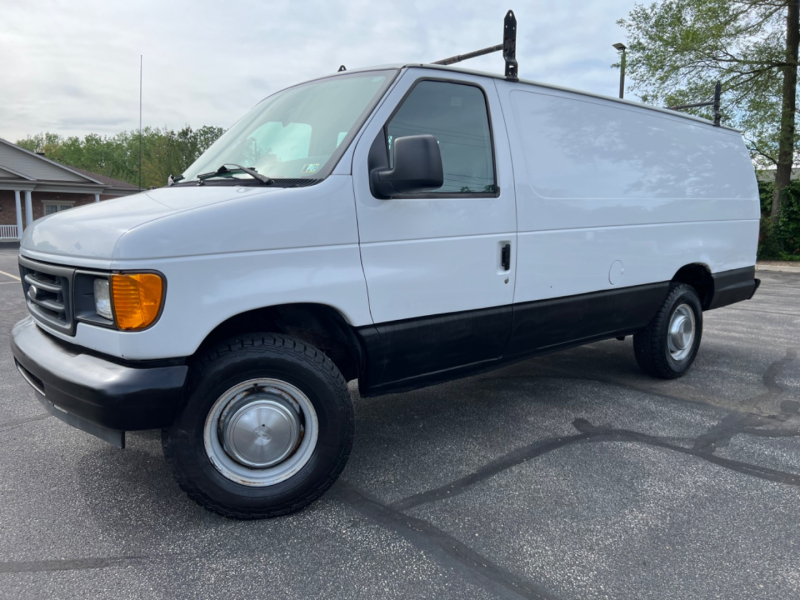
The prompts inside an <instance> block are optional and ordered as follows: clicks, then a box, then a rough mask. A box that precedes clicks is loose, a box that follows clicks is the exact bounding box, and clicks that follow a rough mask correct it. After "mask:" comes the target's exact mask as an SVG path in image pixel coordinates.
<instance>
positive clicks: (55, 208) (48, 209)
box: [42, 200, 75, 216]
mask: <svg viewBox="0 0 800 600" xmlns="http://www.w3.org/2000/svg"><path fill="white" fill-rule="evenodd" d="M42 203H43V204H44V214H45V216H47V215H52V214H54V213H57V212H59V211H61V210H67V209H68V208H72V207H73V206H74V205H75V203H74V202H55V201H53V200H44V201H43V202H42Z"/></svg>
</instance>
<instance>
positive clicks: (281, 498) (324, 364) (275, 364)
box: [162, 333, 355, 519]
mask: <svg viewBox="0 0 800 600" xmlns="http://www.w3.org/2000/svg"><path fill="white" fill-rule="evenodd" d="M256 378H271V379H274V380H280V381H285V382H287V383H288V384H290V385H293V386H295V387H296V388H298V389H299V390H300V391H302V392H303V394H305V396H306V397H307V399H308V400H310V401H311V403H312V404H313V409H314V411H315V412H316V416H317V418H318V424H319V426H318V438H317V443H316V446H313V454H311V455H310V458H308V459H307V462H306V463H305V464H304V465H303V466H302V467H301V468H299V470H298V471H297V472H296V473H294V474H292V475H290V476H289V477H288V479H286V480H283V481H280V482H278V483H274V484H272V485H267V486H264V487H254V486H252V485H242V484H240V483H236V482H235V481H232V480H231V479H230V478H228V477H226V476H224V475H223V474H222V472H221V471H220V470H218V469H217V467H215V466H214V464H213V463H212V462H211V460H210V459H209V456H208V453H207V452H206V446H205V444H204V428H205V424H206V418H207V416H208V415H209V413H210V411H211V410H212V407H214V405H215V403H216V401H217V399H219V398H221V397H222V396H223V395H224V394H225V393H226V391H228V390H230V389H231V388H233V387H234V386H236V385H237V384H240V383H242V382H245V381H249V380H251V379H256ZM354 434H355V416H354V413H353V405H352V402H351V399H350V393H349V392H348V390H347V384H346V382H345V380H344V378H343V377H342V374H341V373H340V372H339V369H337V368H336V366H335V365H334V364H333V363H332V362H331V360H330V359H329V358H328V357H327V356H326V355H325V354H324V353H322V352H321V351H319V350H317V349H316V348H314V347H313V346H311V345H309V344H307V343H305V342H303V341H301V340H298V339H296V338H292V337H289V336H284V335H278V334H271V333H264V334H250V335H246V336H239V337H236V338H233V339H231V340H228V341H227V342H225V343H222V344H220V345H218V346H216V347H215V348H214V349H213V350H211V351H210V352H207V353H206V354H205V355H204V356H202V357H201V358H200V359H199V360H197V361H196V362H195V363H194V364H193V365H192V367H191V369H190V373H189V379H188V385H187V392H186V401H185V405H184V407H183V410H182V411H181V413H180V414H179V415H178V417H177V418H176V419H175V422H174V423H173V424H172V426H171V427H170V428H168V429H164V430H163V432H162V446H163V449H164V457H165V458H166V460H167V462H168V463H169V464H170V465H171V466H172V469H173V472H174V476H175V480H176V481H177V483H178V485H179V486H180V487H181V489H182V490H183V491H184V492H186V493H187V494H188V495H189V497H190V498H191V499H192V500H194V501H195V502H197V503H198V504H200V505H201V506H203V507H205V508H206V509H208V510H210V511H213V512H215V513H218V514H220V515H223V516H226V517H232V518H236V519H261V518H267V517H277V516H281V515H287V514H289V513H292V512H295V511H297V510H300V509H301V508H303V507H305V506H307V505H308V504H310V503H311V502H313V501H314V500H316V499H317V498H319V497H320V496H321V495H322V494H323V493H324V492H325V491H326V490H327V489H328V488H329V487H330V486H331V485H333V483H334V481H336V479H337V477H338V476H339V474H340V473H341V472H342V469H344V467H345V464H346V463H347V460H348V458H349V456H350V451H351V449H352V446H353V437H354ZM309 452H311V451H310V450H309Z"/></svg>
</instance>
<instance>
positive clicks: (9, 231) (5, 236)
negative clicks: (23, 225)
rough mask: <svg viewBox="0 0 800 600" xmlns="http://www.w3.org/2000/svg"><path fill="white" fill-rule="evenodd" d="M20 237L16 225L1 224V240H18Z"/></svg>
mask: <svg viewBox="0 0 800 600" xmlns="http://www.w3.org/2000/svg"><path fill="white" fill-rule="evenodd" d="M18 237H19V236H17V226H16V225H0V240H16V239H18Z"/></svg>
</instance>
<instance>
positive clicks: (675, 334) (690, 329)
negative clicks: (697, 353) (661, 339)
mask: <svg viewBox="0 0 800 600" xmlns="http://www.w3.org/2000/svg"><path fill="white" fill-rule="evenodd" d="M694 332H695V322H694V311H693V310H692V309H691V308H690V307H689V305H688V304H681V305H680V306H679V307H678V308H676V309H675V312H673V313H672V318H671V319H670V321H669V333H668V334H667V346H668V347H669V353H670V356H672V359H673V360H676V361H681V360H684V359H685V358H686V357H687V356H689V354H690V353H691V352H692V344H693V343H694Z"/></svg>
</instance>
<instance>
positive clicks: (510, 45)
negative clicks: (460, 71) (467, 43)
mask: <svg viewBox="0 0 800 600" xmlns="http://www.w3.org/2000/svg"><path fill="white" fill-rule="evenodd" d="M501 50H502V51H503V60H505V61H506V79H508V80H509V81H519V77H518V65H517V18H516V17H515V16H514V11H513V10H509V11H508V13H506V18H505V20H504V21H503V43H502V44H497V45H496V46H489V47H488V48H482V49H481V50H475V51H474V52H467V53H466V54H457V55H456V56H451V57H450V58H444V59H442V60H437V61H436V62H434V63H433V64H434V65H452V64H455V63H457V62H461V61H462V60H467V59H469V58H475V57H477V56H483V55H484V54H491V53H492V52H500V51H501Z"/></svg>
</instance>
